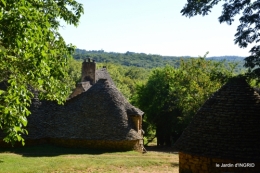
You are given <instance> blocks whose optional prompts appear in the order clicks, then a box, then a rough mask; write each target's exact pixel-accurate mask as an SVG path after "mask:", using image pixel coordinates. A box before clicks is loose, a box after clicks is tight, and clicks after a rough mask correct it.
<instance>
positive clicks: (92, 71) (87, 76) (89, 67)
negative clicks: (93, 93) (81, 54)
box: [81, 58, 96, 85]
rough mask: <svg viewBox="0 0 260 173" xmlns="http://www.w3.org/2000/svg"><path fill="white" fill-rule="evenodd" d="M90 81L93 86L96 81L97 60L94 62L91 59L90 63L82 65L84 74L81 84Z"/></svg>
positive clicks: (82, 74)
mask: <svg viewBox="0 0 260 173" xmlns="http://www.w3.org/2000/svg"><path fill="white" fill-rule="evenodd" d="M86 81H89V82H90V84H91V85H93V84H94V83H95V81H96V63H95V60H93V61H92V62H91V61H90V58H88V61H86V59H85V61H84V62H83V63H82V73H81V82H86Z"/></svg>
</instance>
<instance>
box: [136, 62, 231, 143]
mask: <svg viewBox="0 0 260 173" xmlns="http://www.w3.org/2000/svg"><path fill="white" fill-rule="evenodd" d="M234 68H235V67H233V66H232V65H231V66H230V68H226V66H225V64H224V62H214V61H207V60H205V58H196V59H193V58H191V59H189V60H186V61H184V60H182V61H181V62H180V67H179V68H178V69H176V68H174V67H171V66H166V67H164V68H157V69H155V70H154V71H153V72H152V74H151V75H150V77H149V79H148V81H147V83H145V84H143V85H139V86H138V87H137V89H136V94H135V97H134V104H135V105H136V106H138V107H139V108H140V109H142V110H143V111H144V112H145V117H144V123H143V125H144V130H145V131H146V135H148V136H147V137H148V138H150V137H152V135H153V131H152V130H151V129H153V128H154V129H155V130H156V136H157V144H158V145H159V146H164V145H170V144H171V140H172V142H175V140H177V139H178V137H179V136H180V134H181V133H182V131H183V130H184V128H185V127H186V126H187V124H188V123H189V122H190V120H191V119H192V117H193V115H195V113H196V112H197V110H198V109H199V108H200V107H201V106H202V104H203V103H204V102H205V100H206V99H207V98H208V97H209V96H210V95H211V94H212V93H213V92H215V91H216V90H217V89H219V88H220V87H221V86H222V85H223V84H224V83H225V82H226V80H227V79H228V78H229V77H231V76H232V75H233V73H232V71H233V70H234ZM151 126H153V128H152V127H151ZM146 128H147V129H146Z"/></svg>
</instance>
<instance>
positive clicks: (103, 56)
mask: <svg viewBox="0 0 260 173" xmlns="http://www.w3.org/2000/svg"><path fill="white" fill-rule="evenodd" d="M74 58H75V59H77V60H80V59H81V60H83V59H87V58H91V59H94V60H95V61H96V62H103V63H116V64H121V65H125V66H136V67H143V68H155V67H163V66H165V65H166V64H169V65H171V66H174V67H178V66H179V64H180V59H184V60H185V59H187V58H192V57H190V56H182V57H177V56H161V55H152V54H145V53H135V52H129V51H127V52H126V53H116V52H105V51H104V50H92V51H86V50H84V49H76V51H75V53H74ZM206 59H207V60H215V61H224V60H225V61H226V62H227V63H229V62H234V63H237V64H238V65H237V68H236V71H240V70H242V69H244V68H243V64H244V57H239V56H218V57H208V58H206Z"/></svg>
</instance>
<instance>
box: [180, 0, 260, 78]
mask: <svg viewBox="0 0 260 173" xmlns="http://www.w3.org/2000/svg"><path fill="white" fill-rule="evenodd" d="M220 1H221V0H208V1H198V0H189V1H188V2H187V4H186V5H185V6H184V8H183V9H182V10H181V13H182V14H183V15H185V16H187V17H192V16H195V15H207V14H208V13H209V12H211V9H212V8H213V6H214V5H217V4H218V3H219V2H220ZM259 7H260V1H251V0H240V1H239V0H238V1H226V0H225V3H224V5H223V10H222V14H221V16H220V17H219V22H220V23H223V22H226V23H227V24H229V25H231V24H232V22H233V21H234V18H235V16H236V15H239V14H241V13H242V16H241V17H240V19H239V21H240V25H239V26H238V27H237V32H236V34H235V43H236V44H238V45H239V47H241V48H245V47H247V46H248V45H249V44H251V43H255V46H253V47H252V48H251V50H250V53H251V55H250V56H249V57H247V58H246V59H245V61H246V62H245V67H248V68H249V73H250V74H252V76H253V77H255V76H256V77H258V80H260V58H259V57H260V46H259V45H257V44H258V43H259V38H260V37H259V36H260V33H259V29H260V20H259V12H260V8H259Z"/></svg>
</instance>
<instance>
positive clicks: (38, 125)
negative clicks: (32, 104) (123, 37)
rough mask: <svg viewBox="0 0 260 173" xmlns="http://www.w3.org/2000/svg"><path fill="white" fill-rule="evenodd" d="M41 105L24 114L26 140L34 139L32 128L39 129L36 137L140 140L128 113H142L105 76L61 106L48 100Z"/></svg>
mask: <svg viewBox="0 0 260 173" xmlns="http://www.w3.org/2000/svg"><path fill="white" fill-rule="evenodd" d="M41 106H42V108H41V107H39V109H37V110H36V111H35V112H33V113H32V115H30V116H29V117H28V121H29V123H28V131H29V136H25V138H26V139H30V138H33V139H34V138H35V135H37V134H34V135H33V136H31V135H30V134H31V133H32V131H39V132H40V133H39V134H38V136H39V137H37V138H44V137H45V138H62V139H86V140H111V141H115V140H117V141H120V140H138V139H142V136H141V135H140V134H139V133H138V132H137V131H136V130H135V125H134V122H133V120H132V119H131V118H130V116H131V115H136V116H142V115H143V112H142V111H141V110H139V109H137V108H135V107H134V106H132V105H130V103H128V101H127V100H126V99H125V98H124V96H123V95H122V94H121V93H120V92H119V91H118V90H117V88H116V87H115V86H114V85H113V84H111V83H110V82H109V81H108V80H106V79H100V80H99V81H98V82H97V83H96V84H94V85H93V86H92V87H91V88H89V89H88V90H87V91H86V92H83V93H82V94H80V95H77V96H76V97H73V98H71V99H70V100H68V101H67V102H66V103H65V105H63V106H61V105H57V104H55V103H53V102H49V101H45V102H42V104H41ZM41 120H43V121H41ZM33 129H34V130H33Z"/></svg>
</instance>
